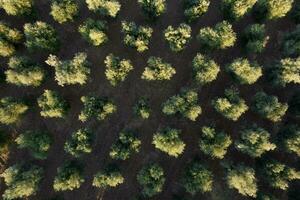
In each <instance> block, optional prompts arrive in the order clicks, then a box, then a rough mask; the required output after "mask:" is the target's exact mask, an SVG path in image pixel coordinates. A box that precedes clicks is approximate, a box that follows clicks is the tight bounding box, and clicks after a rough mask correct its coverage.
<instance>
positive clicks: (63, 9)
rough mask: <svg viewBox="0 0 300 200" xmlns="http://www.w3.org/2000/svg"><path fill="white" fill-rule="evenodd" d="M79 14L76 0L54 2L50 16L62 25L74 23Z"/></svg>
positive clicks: (57, 0) (56, 0)
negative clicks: (69, 22)
mask: <svg viewBox="0 0 300 200" xmlns="http://www.w3.org/2000/svg"><path fill="white" fill-rule="evenodd" d="M78 12H79V8H78V5H77V3H76V2H75V0H52V4H51V12H50V15H52V17H53V19H54V20H55V21H57V22H58V23H60V24H62V23H65V22H68V21H73V20H74V18H75V17H76V16H77V15H78Z"/></svg>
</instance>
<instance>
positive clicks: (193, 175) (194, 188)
mask: <svg viewBox="0 0 300 200" xmlns="http://www.w3.org/2000/svg"><path fill="white" fill-rule="evenodd" d="M182 184H183V187H184V188H185V190H186V191H187V192H188V193H190V194H192V195H195V194H196V193H198V192H201V193H205V192H210V191H212V184H213V173H212V172H211V171H210V170H208V169H207V168H206V167H204V166H203V165H201V164H200V163H199V162H192V163H190V164H189V165H188V167H187V168H186V170H185V173H184V177H183V180H182Z"/></svg>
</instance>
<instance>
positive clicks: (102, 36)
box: [78, 18, 108, 46]
mask: <svg viewBox="0 0 300 200" xmlns="http://www.w3.org/2000/svg"><path fill="white" fill-rule="evenodd" d="M106 30H107V25H106V22H105V21H102V20H93V19H91V18H87V19H86V21H84V22H83V24H81V25H80V26H79V27H78V31H79V33H80V34H81V36H82V37H83V39H85V40H86V41H88V42H89V43H90V44H92V45H94V46H101V45H103V44H105V43H106V42H107V41H108V36H107V34H106V33H105V32H106Z"/></svg>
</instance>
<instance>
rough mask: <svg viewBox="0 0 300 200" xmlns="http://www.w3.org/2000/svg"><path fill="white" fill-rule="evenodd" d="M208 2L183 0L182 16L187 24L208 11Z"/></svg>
mask: <svg viewBox="0 0 300 200" xmlns="http://www.w3.org/2000/svg"><path fill="white" fill-rule="evenodd" d="M209 5H210V0H184V16H185V17H186V19H187V21H188V22H192V21H195V20H196V19H198V18H199V17H201V16H202V15H204V13H206V12H207V11H208V8H209Z"/></svg>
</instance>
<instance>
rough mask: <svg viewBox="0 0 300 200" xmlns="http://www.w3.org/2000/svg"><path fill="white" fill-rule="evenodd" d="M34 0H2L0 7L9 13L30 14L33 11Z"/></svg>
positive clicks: (0, 0)
mask: <svg viewBox="0 0 300 200" xmlns="http://www.w3.org/2000/svg"><path fill="white" fill-rule="evenodd" d="M33 5H34V0H0V8H3V9H4V10H5V12H6V13H7V14H8V15H14V16H16V15H30V14H32V12H33Z"/></svg>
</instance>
